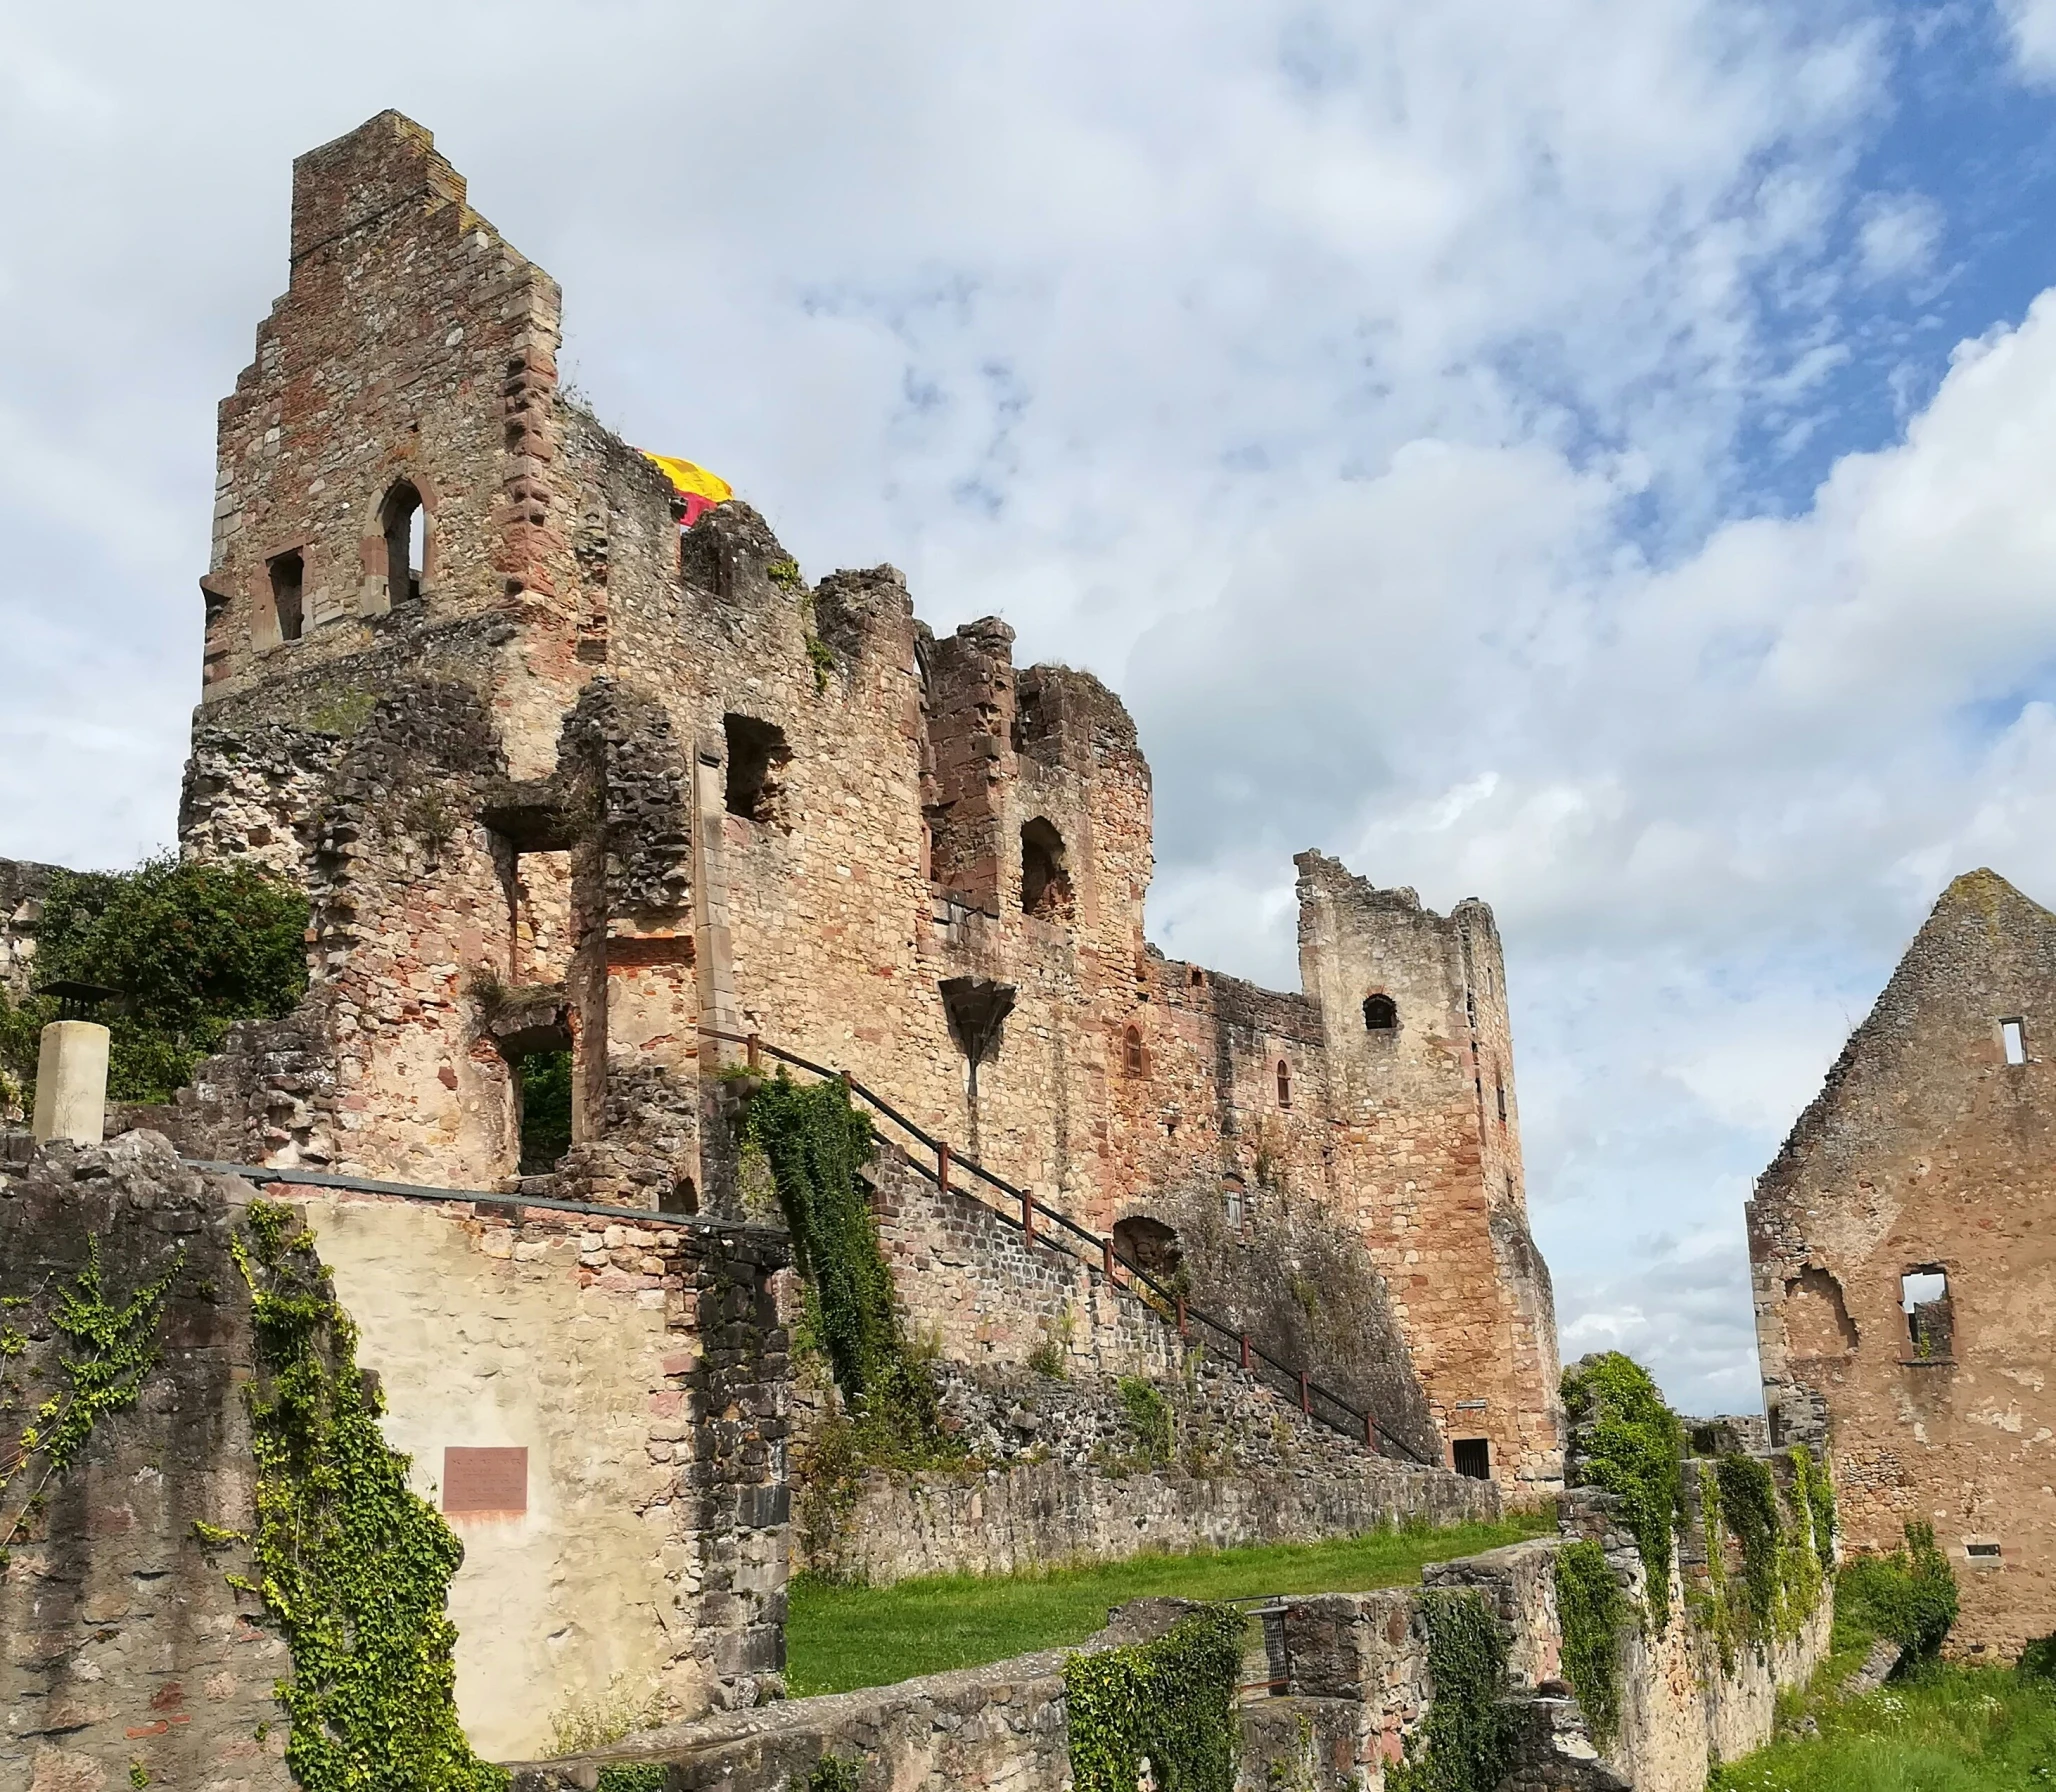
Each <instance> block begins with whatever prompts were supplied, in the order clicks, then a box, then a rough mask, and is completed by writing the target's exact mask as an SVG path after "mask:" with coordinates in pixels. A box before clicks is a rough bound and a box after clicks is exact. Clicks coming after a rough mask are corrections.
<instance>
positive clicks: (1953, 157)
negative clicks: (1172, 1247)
mask: <svg viewBox="0 0 2056 1792" xmlns="http://www.w3.org/2000/svg"><path fill="white" fill-rule="evenodd" d="M304 17H305V22H302V14H300V13H299V12H296V11H295V10H293V9H289V8H284V7H280V6H277V5H270V6H264V7H258V6H254V5H249V6H228V5H220V4H211V3H209V0H190V3H189V4H187V5H185V6H182V7H177V8H163V7H158V8H144V7H141V6H138V5H135V4H133V3H131V4H127V5H121V6H109V5H104V4H94V3H93V0H71V3H70V4H68V5H67V6H65V7H62V8H57V7H50V6H47V5H37V6H30V5H28V4H26V3H25V0H0V170H4V173H5V176H6V178H5V180H4V181H0V525H4V528H5V531H6V536H7V539H8V541H9V543H10V552H9V553H8V554H7V555H6V556H5V558H4V560H0V853H4V854H7V855H9V856H15V857H34V858H44V859H52V860H58V861H61V862H66V863H71V864H75V865H109V864H120V863H125V862H128V861H130V860H132V859H133V858H135V857H136V856H137V855H138V854H140V853H142V852H143V851H145V850H147V849H150V848H153V847H157V846H160V845H162V844H164V843H165V842H167V841H168V840H169V839H170V837H171V833H172V827H173V808H174V804H175V799H176V789H177V775H178V761H179V757H180V754H181V752H182V748H183V738H184V731H185V727H186V721H187V714H188V706H189V705H190V703H191V702H192V700H193V697H194V695H195V692H196V689H197V672H198V635H199V620H200V600H199V595H198V591H197V587H196V584H195V580H196V578H197V576H198V575H199V573H200V572H201V571H202V570H203V569H204V567H205V563H206V545H207V534H206V529H207V513H208V500H209V491H210V485H211V477H212V459H211V457H212V430H213V406H214V403H215V401H216V400H217V399H218V398H219V397H220V396H221V395H222V394H223V393H224V392H226V391H227V390H228V388H229V386H230V384H231V382H232V381H233V379H234V377H235V374H236V372H237V370H238V369H239V368H240V367H241V366H242V365H243V363H244V361H245V359H246V358H247V356H248V353H249V350H250V345H251V342H252V335H253V331H254V328H255V325H256V323H257V321H258V319H259V318H260V317H261V316H262V314H263V312H264V310H265V308H266V307H267V306H268V304H269V303H270V301H271V299H272V298H273V297H274V296H275V295H276V293H277V292H278V291H279V290H280V289H281V288H282V287H283V285H284V283H285V272H286V270H285V241H286V198H287V190H288V174H289V169H288V164H289V162H290V158H291V157H292V156H293V155H294V154H295V153H296V152H298V151H300V150H302V149H305V148H308V147H310V146H312V145H314V144H316V143H319V142H322V141H324V140H326V139H327V138H330V137H332V136H335V135H337V134H338V133H340V132H342V131H344V130H346V129H348V128H350V127H351V126H353V125H355V124H356V123H358V122H359V121H361V120H362V119H363V118H365V117H367V116H368V115H370V114H371V113H373V112H376V111H378V110H379V109H381V108H383V107H386V106H394V107H398V108H399V109H400V110H402V111H404V112H407V113H408V114H410V115H411V116H413V117H415V118H417V119H419V120H421V121H422V122H423V123H425V124H427V125H429V126H430V127H431V128H432V129H433V130H434V131H435V132H436V133H437V138H438V142H439V144H440V146H441V147H442V149H443V150H444V151H445V153H447V154H448V155H449V156H450V157H451V158H452V159H453V160H454V161H455V162H456V163H457V165H458V166H459V167H460V168H461V169H463V170H464V172H465V173H466V174H467V175H468V176H469V177H470V181H471V193H472V198H473V200H474V202H475V203H476V204H477V205H478V207H479V209H480V210H482V211H483V212H484V213H485V214H486V215H487V216H488V217H490V218H491V219H493V221H494V222H495V223H496V224H497V225H498V226H499V227H500V228H501V229H502V230H503V231H505V232H506V233H507V235H508V236H509V237H510V238H511V239H512V240H513V241H514V242H515V243H516V244H518V245H519V246H520V247H521V248H522V249H523V250H525V251H526V252H527V253H529V254H530V255H532V256H534V257H536V258H537V259H538V260H540V261H541V262H543V264H544V265H546V266H547V267H549V268H550V269H551V271H552V272H553V273H555V274H556V275H557V276H558V278H559V279H560V280H561V281H562V282H563V284H564V287H565V291H566V297H567V311H566V324H567V332H568V333H567V341H566V354H565V367H566V371H567V373H568V374H569V375H570V376H571V377H572V378H573V379H575V380H576V382H577V383H578V384H579V385H580V386H581V387H583V388H584V389H585V391H586V392H587V393H588V394H589V395H590V396H591V398H592V400H593V402H594V403H595V404H596V405H597V407H598V409H599V410H600V412H601V414H602V415H603V416H604V417H606V418H607V419H608V420H609V421H610V422H612V423H613V424H614V425H615V426H616V427H617V428H619V429H620V430H621V431H622V432H623V433H624V434H626V435H627V436H628V437H629V438H630V439H631V440H634V441H637V442H641V443H643V444H645V445H647V446H649V447H652V448H657V449H660V450H665V451H669V452H673V453H678V454H683V455H686V456H689V457H691V458H693V459H697V460H701V461H704V462H705V463H707V464H708V465H710V466H713V467H715V468H717V469H718V470H720V471H721V472H723V473H724V474H726V475H727V476H728V477H729V478H730V479H731V480H733V481H734V482H735V483H736V484H737V485H738V486H739V487H741V488H742V489H743V490H744V491H745V492H746V493H747V494H748V495H749V496H750V497H751V498H752V499H753V500H754V501H755V502H756V503H757V504H758V505H759V507H760V508H762V509H763V510H764V511H765V512H766V513H767V514H768V515H769V516H770V518H771V519H772V521H773V523H774V525H775V526H776V527H777V528H778V530H779V532H780V533H781V535H782V536H783V537H784V539H785V540H786V542H787V543H788V545H789V546H791V547H792V548H793V550H794V551H795V552H796V553H797V554H798V555H799V557H800V559H801V560H802V562H803V564H804V565H805V566H806V567H807V569H808V571H809V572H810V574H814V575H818V574H819V573H821V572H824V571H827V570H829V569H831V568H833V567H835V566H839V565H868V564H872V563H874V562H877V561H880V560H890V561H892V562H893V563H895V564H897V565H899V566H901V567H903V568H904V569H905V570H906V571H907V573H908V575H909V578H910V580H911V581H912V584H913V587H914V590H915V593H916V600H917V602H918V603H919V605H920V607H921V609H922V611H923V613H924V615H926V616H927V617H928V618H929V619H930V620H931V621H933V622H934V623H936V624H937V625H938V626H943V627H948V626H951V625H954V624H955V623H957V622H959V621H963V620H966V619H968V618H970V617H973V616H977V615H981V614H984V613H987V612H991V611H998V612H1000V613H1001V614H1003V615H1005V616H1006V617H1007V618H1008V619H1009V620H1010V621H1011V622H1012V623H1013V624H1014V625H1015V627H1016V628H1017V629H1018V630H1019V631H1020V635H1021V637H1022V641H1021V646H1022V650H1023V653H1024V656H1033V657H1041V658H1057V659H1064V660H1067V661H1070V662H1072V663H1075V664H1083V665H1086V666H1089V667H1091V668H1092V669H1093V670H1095V671H1097V672H1099V673H1100V674H1101V675H1102V676H1104V677H1106V678H1107V679H1108V680H1109V681H1110V682H1112V683H1113V684H1115V685H1116V686H1117V687H1118V688H1120V689H1121V690H1123V691H1124V692H1125V693H1126V695H1127V696H1128V698H1129V700H1130V702H1131V704H1132V706H1133V708H1134V709H1135V712H1136V715H1137V718H1138V720H1139V722H1140V724H1141V727H1142V732H1143V739H1144V743H1145V746H1146V748H1147V749H1148V751H1149V754H1150V757H1151V759H1152V761H1153V763H1154V765H1155V768H1156V775H1157V799H1158V823H1159V841H1158V863H1159V871H1158V879H1157V886H1156V890H1155V892H1154V894H1153V897H1152V901H1151V924H1152V930H1153V933H1154V936H1155V937H1156V938H1157V939H1158V940H1159V941H1160V942H1161V943H1162V944H1163V945H1164V946H1165V947H1166V948H1167V949H1169V950H1171V951H1173V952H1175V953H1179V954H1183V955H1190V956H1196V957H1200V958H1203V959H1206V960H1209V961H1211V962H1213V963H1215V964H1217V965H1220V966H1222V967H1223V968H1226V969H1230V970H1235V971H1239V972H1242V973H1244V974H1247V975H1251V976H1255V977H1259V978H1262V979H1264V980H1266V981H1269V982H1272V983H1280V984H1284V985H1285V986H1288V987H1289V986H1291V984H1292V983H1293V981H1294V978H1295V971H1294V967H1293V948H1292V903H1291V865H1290V854H1291V853H1292V852H1293V851H1294V850H1296V849H1298V848H1300V847H1304V846H1308V845H1316V846H1319V847H1321V848H1323V849H1325V850H1327V851H1330V852H1334V853H1337V854H1340V855H1341V856H1342V857H1344V858H1345V859H1347V860H1348V861H1349V863H1350V864H1351V865H1352V866H1353V867H1355V868H1356V869H1357V870H1359V871H1361V872H1363V873H1365V874H1366V875H1368V876H1370V877H1372V878H1374V879H1375V880H1377V881H1378V882H1381V883H1387V884H1398V883H1405V884H1412V885H1414V886H1416V887H1417V888H1418V889H1419V890H1420V892H1421V894H1422V896H1423V897H1424V898H1425V899H1426V900H1428V901H1429V902H1431V903H1432V904H1434V905H1436V906H1437V907H1446V906H1447V905H1448V904H1449V903H1451V902H1454V901H1455V900H1456V899H1458V898H1459V897H1462V896H1464V895H1467V894H1476V895H1480V896H1483V897H1485V898H1486V899H1487V900H1489V901H1490V902H1491V903H1492V904H1493V905H1494V907H1495V909H1496V910H1497V912H1498V915H1499V917H1500V921H1501V923H1502V926H1503V928H1504V931H1505V934H1506V939H1507V944H1508V952H1509V976H1510V983H1511V988H1512V992H1513V997H1514V1002H1515V1027H1516V1040H1517V1044H1518V1048H1519V1072H1520V1094H1521V1106H1522V1113H1523V1118H1524V1125H1525V1131H1526V1139H1527V1145H1528V1159H1529V1170H1530V1197H1531V1202H1532V1206H1533V1210H1534V1216H1535V1223H1536V1230H1537V1233H1538V1235H1539V1237H1540V1240H1541V1242H1542V1245H1543V1248H1544V1249H1545V1251H1546V1252H1547V1253H1548V1256H1549V1258H1550V1260H1551V1262H1552V1264H1553V1265H1554V1267H1555V1271H1556V1279H1557V1288H1558V1297H1559V1308H1560V1313H1561V1317H1562V1320H1563V1339H1564V1348H1565V1354H1566V1355H1567V1356H1575V1355H1577V1354H1579V1353H1580V1352H1581V1351H1583V1350H1586V1349H1590V1348H1595V1347H1604V1346H1620V1347H1623V1348H1627V1349H1631V1350H1633V1351H1635V1352H1636V1353H1637V1354H1638V1355H1641V1356H1642V1357H1643V1358H1644V1359H1645V1360H1647V1361H1649V1362H1650V1363H1651V1364H1652V1365H1653V1366H1654V1367H1655V1368H1656V1370H1657V1372H1658V1373H1659V1375H1660V1376H1661V1378H1662V1379H1663V1380H1664V1382H1665V1384H1666V1386H1667V1387H1668V1389H1669V1390H1670V1392H1671V1394H1672V1395H1673V1397H1674V1398H1675V1399H1676V1400H1678V1401H1679V1402H1681V1403H1683V1404H1685V1405H1687V1406H1689V1407H1693V1408H1696V1409H1698V1410H1707V1409H1711V1408H1727V1409H1731V1410H1732V1409H1737V1408H1744V1407H1748V1408H1753V1407H1754V1406H1755V1404H1756V1389H1755V1373H1754V1348H1753V1343H1752V1339H1751V1331H1750V1326H1749V1315H1748V1302H1747V1293H1746V1278H1745V1268H1744V1252H1743V1243H1742V1225H1741V1203H1742V1200H1743V1198H1744V1196H1745V1194H1746V1193H1747V1190H1748V1186H1749V1182H1750V1178H1751V1176H1752V1175H1753V1174H1754V1172H1755V1171H1756V1170H1757V1169H1759V1168H1760V1167H1761V1166H1762V1164H1763V1163H1764V1162H1765V1161H1766V1160H1767V1158H1768V1157H1769V1155H1770V1154H1771V1152H1772V1151H1773V1150H1774V1149H1775V1147H1776V1145H1777V1142H1778V1140H1779V1138H1780V1137H1781V1135H1782V1134H1783V1132H1784V1130H1785V1128H1786V1127H1787V1126H1788V1125H1789V1124H1790V1122H1791V1120H1792V1118H1793V1116H1794V1115H1795V1114H1796V1113H1797V1111H1798V1109H1799V1108H1800V1107H1801V1106H1802V1105H1803V1104H1804V1102H1805V1101H1806V1100H1807V1099H1808V1097H1809V1096H1810V1095H1811V1093H1812V1092H1813V1090H1814V1088H1815V1087H1816V1086H1817V1084H1818V1081H1819V1078H1820V1075H1821V1073H1822V1071H1823V1070H1824V1069H1825V1067H1826V1065H1827V1063H1828V1061H1829V1060H1830V1059H1831V1057H1832V1056H1833V1054H1834V1052H1835V1050H1836V1048H1837V1047H1838V1045H1839V1044H1840V1041H1841V1040H1842V1038H1843V1037H1844V1036H1845V1034H1846V1033H1847V1031H1848V1030H1849V1028H1850V1027H1851V1026H1852V1025H1853V1024H1854V1023H1855V1022H1856V1021H1857V1020H1859V1019H1860V1018H1861V1016H1862V1014H1863V1012H1864V1010H1865V1009H1866V1008H1867V1006H1868V1004H1869V1002H1870V1000H1871V999H1872V997H1873V996H1874V995H1875V993H1876V991H1877V989H1878V988H1879V987H1880V985H1881V984H1882V982H1883V979H1884V977H1885V975H1886V974H1887V972H1888V971H1889V968H1890V966H1891V964H1892V962H1893V960H1894V959H1895V958H1896V956H1897V954H1898V952H1899V950H1900V948H1901V947H1902V946H1903V944H1904V942H1905V940H1906V938H1907V937H1908V935H1909V934H1910V933H1911V931H1912V930H1913V928H1914V927H1915V926H1916V925H1917V924H1918V921H1919V918H1920V916H1921V914H1922V912H1923V910H1924V908H1925V906H1926V905H1927V904H1928V903H1929V902H1930V901H1931V900H1932V899H1933V897H1934V895H1935V894H1936V892H1937V891H1938V890H1939V889H1940V887H1941V885H1942V884H1943V883H1944V882H1945V881H1946V880H1947V878H1948V877H1949V876H1950V875H1951V874H1952V873H1953V872H1955V871H1957V870H1961V869H1965V868H1968V867H1971V866H1975V865H1978V864H1990V865H1992V866H1994V867H1995V868H1996V869H1998V870H1999V871H2001V872H2002V873H2004V874H2005V875H2007V876H2008V877H2010V878H2012V879H2013V880H2014V881H2015V882H2016V883H2018V884H2020V885H2021V886H2022V887H2023V888H2025V889H2026V890H2027V891H2028V892H2029V893H2030V894H2031V895H2035V896H2038V897H2041V898H2043V899H2052V898H2056V829H2052V828H2051V827H2050V825H2049V815H2050V812H2051V806H2050V798H2051V795H2052V793H2056V710H2052V707H2051V698H2052V695H2056V503H2052V502H2051V499H2050V492H2049V490H2048V489H2047V488H2048V486H2049V483H2050V481H2051V478H2052V476H2056V292H2052V293H2045V292H2044V288H2045V287H2048V286H2051V285H2056V230H2052V228H2051V226H2052V224H2056V206H2052V201H2056V0H1997V3H1996V5H1995V4H1994V0H1945V3H1944V4H1940V5H1935V6H1920V5H1910V4H1909V5H1891V4H1884V3H1877V4H1865V3H1862V0H1787V4H1784V5H1782V6H1763V5H1756V4H1751V3H1750V0H1524V3H1523V4H1521V5H1518V6H1507V5H1505V4H1503V0H1493V3H1488V0H1437V4H1435V5H1434V6H1431V7H1428V6H1422V5H1420V4H1419V3H1418V0H1354V4H1350V5H1332V6H1331V5H1325V4H1321V3H1319V0H1304V3H1301V4H1278V3H1273V0H1181V3H1180V4H1177V5H1170V4H1166V3H1164V0H1148V3H1143V0H1136V3H1134V4H1128V5H1108V4H1106V3H1105V0H1094V3H1091V4H1087V3H1084V0H1048V3H1046V4H1044V5H1042V6H1039V7H1035V8H1005V9H1002V8H997V7H966V6H963V5H960V4H959V5H945V4H940V3H937V4H905V3H901V0H872V3H871V4H869V5H867V6H864V7H852V6H846V5H827V4H820V3H818V0H751V3H750V4H747V5H742V6H725V7H718V8H717V7H713V6H710V5H696V4H681V3H680V0H668V3H658V0H643V3H636V0H583V3H582V4H579V5H576V6H573V5H569V4H558V5H539V4H533V3H531V0H500V3H499V4H496V5H493V6H491V7H483V6H471V5H463V4H452V3H446V4H440V5H435V6H422V5H419V4H416V5H411V6H398V5H390V4H382V3H381V0H368V3H366V4H360V5H358V6H356V7H354V8H352V9H351V10H350V12H349V15H348V23H347V27H345V26H343V25H342V24H340V23H339V22H338V19H337V17H336V16H334V15H329V14H315V13H310V14H306V15H304Z"/></svg>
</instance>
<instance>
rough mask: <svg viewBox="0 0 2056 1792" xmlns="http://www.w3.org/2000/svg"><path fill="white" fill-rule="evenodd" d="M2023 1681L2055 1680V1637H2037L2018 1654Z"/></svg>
mask: <svg viewBox="0 0 2056 1792" xmlns="http://www.w3.org/2000/svg"><path fill="white" fill-rule="evenodd" d="M2020 1677H2021V1678H2022V1679H2023V1680H2056V1635H2051V1636H2038V1637H2036V1638H2035V1640H2034V1641H2033V1642H2031V1643H2029V1644H2028V1646H2027V1647H2026V1648H2025V1649H2023V1650H2021V1652H2020Z"/></svg>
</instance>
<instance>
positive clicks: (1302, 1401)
mask: <svg viewBox="0 0 2056 1792" xmlns="http://www.w3.org/2000/svg"><path fill="white" fill-rule="evenodd" d="M1299 1410H1300V1411H1301V1412H1303V1413H1305V1414H1306V1416H1307V1417H1308V1418H1312V1417H1313V1416H1314V1402H1313V1396H1312V1394H1311V1393H1309V1392H1308V1390H1307V1385H1306V1371H1305V1370H1304V1369H1302V1370H1300V1372H1299Z"/></svg>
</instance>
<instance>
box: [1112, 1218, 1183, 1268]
mask: <svg viewBox="0 0 2056 1792" xmlns="http://www.w3.org/2000/svg"><path fill="white" fill-rule="evenodd" d="M1114 1252H1115V1254H1116V1255H1117V1256H1119V1257H1120V1259H1121V1260H1122V1261H1123V1262H1124V1263H1132V1264H1134V1265H1135V1267H1136V1268H1137V1269H1139V1270H1141V1271H1142V1272H1143V1273H1144V1274H1146V1275H1152V1276H1157V1277H1160V1278H1161V1279H1162V1280H1164V1281H1169V1280H1170V1279H1171V1278H1172V1277H1173V1276H1175V1275H1176V1274H1177V1273H1178V1271H1179V1270H1180V1269H1182V1268H1183V1267H1184V1266H1185V1253H1184V1251H1183V1250H1182V1249H1180V1248H1179V1244H1178V1234H1177V1233H1175V1232H1174V1231H1172V1230H1171V1228H1170V1227H1169V1226H1167V1225H1165V1224H1164V1222H1163V1221H1162V1220H1153V1219H1149V1218H1147V1217H1146V1216H1144V1215H1141V1214H1137V1215H1136V1216H1135V1217H1134V1218H1133V1219H1125V1220H1123V1221H1121V1223H1120V1224H1119V1225H1117V1226H1116V1227H1115V1228H1114Z"/></svg>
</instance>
